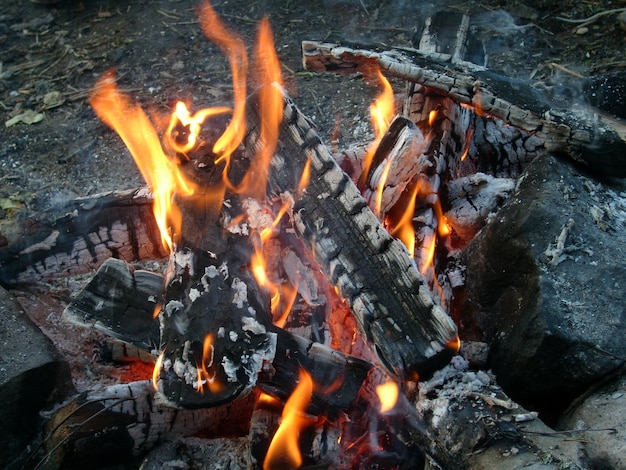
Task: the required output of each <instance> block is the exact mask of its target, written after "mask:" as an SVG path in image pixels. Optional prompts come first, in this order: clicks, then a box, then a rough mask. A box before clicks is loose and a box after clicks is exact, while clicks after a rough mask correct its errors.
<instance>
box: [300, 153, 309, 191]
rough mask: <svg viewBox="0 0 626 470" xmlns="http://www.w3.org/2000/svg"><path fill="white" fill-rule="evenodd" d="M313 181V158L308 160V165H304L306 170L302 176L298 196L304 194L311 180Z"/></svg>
mask: <svg viewBox="0 0 626 470" xmlns="http://www.w3.org/2000/svg"><path fill="white" fill-rule="evenodd" d="M310 179H311V157H310V156H309V158H307V161H306V163H305V164H304V168H303V169H302V175H301V176H300V182H299V183H298V194H302V193H303V192H304V191H305V190H306V188H307V186H308V185H309V180H310Z"/></svg>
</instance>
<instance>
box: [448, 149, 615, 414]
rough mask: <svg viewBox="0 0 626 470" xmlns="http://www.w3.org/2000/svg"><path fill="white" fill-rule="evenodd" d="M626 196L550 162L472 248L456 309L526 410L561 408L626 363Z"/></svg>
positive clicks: (535, 170)
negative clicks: (488, 348) (485, 346)
mask: <svg viewBox="0 0 626 470" xmlns="http://www.w3.org/2000/svg"><path fill="white" fill-rule="evenodd" d="M625 196H626V192H624V186H623V184H622V183H621V182H614V183H613V185H609V184H608V183H606V184H601V183H599V182H598V181H596V180H594V179H592V178H590V177H588V176H585V175H583V174H581V173H579V172H578V171H577V170H576V169H575V168H574V167H573V166H572V165H570V164H569V163H565V162H562V161H560V160H558V159H557V158H555V157H554V156H551V155H544V156H542V157H539V158H537V159H536V160H535V161H534V162H533V163H532V164H531V165H529V167H528V168H527V171H526V173H525V174H524V175H522V177H520V180H519V181H518V185H517V188H516V190H515V193H514V194H513V196H512V197H511V199H510V200H509V201H508V202H507V204H506V205H505V206H504V207H503V208H502V209H501V210H500V212H499V213H498V215H497V216H496V217H495V219H494V220H493V221H492V222H491V223H490V224H489V225H488V226H486V227H485V228H484V229H483V230H482V231H481V232H480V233H479V234H478V235H477V236H476V237H475V238H474V240H473V241H472V242H471V243H470V245H468V247H467V249H466V250H465V253H464V255H463V257H464V260H463V261H464V262H465V263H466V265H467V272H466V291H465V295H464V296H459V297H463V298H464V300H463V301H461V302H462V303H461V305H459V306H457V307H455V308H458V310H457V311H460V312H463V321H462V323H463V324H466V325H467V324H471V323H472V322H474V324H473V325H472V328H473V330H472V331H471V332H470V331H469V329H468V331H467V334H468V335H469V336H474V337H476V336H478V339H481V340H483V341H487V342H489V343H490V345H491V351H490V366H491V367H492V368H493V371H494V372H495V373H496V376H497V377H498V380H499V382H500V384H501V385H502V386H503V387H504V389H505V390H506V391H507V393H508V394H509V395H510V396H511V397H512V398H514V399H516V400H518V401H520V402H521V403H522V404H524V405H526V406H530V407H531V408H535V409H537V408H539V409H541V408H542V407H543V411H551V408H553V407H554V405H555V404H559V405H561V406H562V407H564V406H565V405H566V404H567V403H568V400H570V399H571V398H573V397H574V396H576V395H577V394H579V393H580V392H581V391H582V390H583V389H584V388H585V387H587V386H589V385H590V384H592V383H593V382H594V381H596V380H598V379H599V378H600V377H602V376H604V375H606V374H607V373H609V372H611V371H613V370H615V369H616V368H617V367H618V366H619V365H620V364H622V363H623V358H624V357H626V342H624V341H623V340H622V339H623V337H624V331H625V330H626V302H624V294H623V289H624V286H626V270H625V269H624V266H625V265H626V243H625V241H626V238H625V236H624V233H625V232H624V229H625V228H626V198H625ZM461 338H464V332H463V331H461ZM561 410H562V408H561Z"/></svg>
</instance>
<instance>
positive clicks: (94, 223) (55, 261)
mask: <svg viewBox="0 0 626 470" xmlns="http://www.w3.org/2000/svg"><path fill="white" fill-rule="evenodd" d="M152 201H153V198H152V194H151V193H150V191H148V190H147V188H139V189H133V190H128V191H114V192H110V193H104V194H97V195H94V196H88V197H82V198H76V199H74V200H73V201H71V202H69V203H68V204H67V205H65V206H64V207H63V208H61V209H59V210H57V211H55V212H56V213H58V212H60V213H61V214H62V215H60V216H56V215H55V213H39V214H37V213H36V214H19V215H18V216H16V217H13V218H10V219H7V220H4V221H2V224H1V225H0V235H2V237H3V238H5V239H6V245H4V246H0V282H2V283H6V284H13V283H16V282H35V281H42V280H48V279H51V278H53V277H56V276H59V275H62V274H65V275H74V274H84V273H87V272H91V271H93V270H94V269H96V268H97V267H98V266H100V264H102V262H103V261H104V260H106V259H107V258H110V257H111V256H115V257H116V258H120V259H123V260H126V261H137V260H150V259H160V258H164V257H166V256H167V253H166V251H165V250H164V249H163V247H162V245H161V240H160V236H159V231H158V229H157V226H156V223H155V221H154V216H153V215H152Z"/></svg>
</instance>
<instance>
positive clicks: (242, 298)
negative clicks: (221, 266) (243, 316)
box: [231, 277, 248, 308]
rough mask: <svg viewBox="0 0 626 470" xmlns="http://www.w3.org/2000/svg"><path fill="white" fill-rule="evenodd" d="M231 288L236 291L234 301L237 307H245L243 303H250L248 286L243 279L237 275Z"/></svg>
mask: <svg viewBox="0 0 626 470" xmlns="http://www.w3.org/2000/svg"><path fill="white" fill-rule="evenodd" d="M231 289H233V291H234V294H233V300H232V303H233V304H234V305H236V306H237V308H243V305H244V304H247V303H248V286H247V285H246V283H245V282H243V281H242V280H241V279H239V278H238V277H235V278H233V283H232V284H231Z"/></svg>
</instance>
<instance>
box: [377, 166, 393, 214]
mask: <svg viewBox="0 0 626 470" xmlns="http://www.w3.org/2000/svg"><path fill="white" fill-rule="evenodd" d="M392 164H393V160H392V159H391V158H389V159H387V163H385V168H383V172H382V174H381V175H380V181H379V182H378V187H377V188H376V201H375V202H376V204H375V209H374V213H375V214H376V215H377V216H378V217H379V218H380V217H381V216H382V213H381V212H382V203H383V193H384V191H385V184H386V183H387V178H388V177H389V171H391V165H392Z"/></svg>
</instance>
